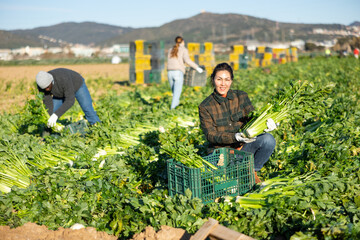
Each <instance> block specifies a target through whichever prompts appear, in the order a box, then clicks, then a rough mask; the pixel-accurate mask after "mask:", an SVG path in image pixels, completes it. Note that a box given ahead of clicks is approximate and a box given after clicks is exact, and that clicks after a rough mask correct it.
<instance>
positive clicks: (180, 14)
mask: <svg viewBox="0 0 360 240" xmlns="http://www.w3.org/2000/svg"><path fill="white" fill-rule="evenodd" d="M202 11H206V12H211V13H220V14H225V13H235V14H244V15H249V16H253V17H259V18H266V19H269V20H273V21H278V22H288V23H322V24H333V23H338V24H344V25H349V24H351V23H352V22H354V21H360V0H227V1H219V0H216V1H214V0H206V1H204V0H181V1H171V0H126V1H124V0H102V1H99V0H96V1H95V0H59V1H51V0H0V30H18V29H32V28H37V27H45V26H51V25H55V24H59V23H63V22H85V21H91V22H97V23H104V24H110V25H115V26H120V27H133V28H141V27H159V26H161V25H163V24H165V23H168V22H171V21H174V20H177V19H184V18H189V17H192V16H195V15H197V14H199V13H201V12H202Z"/></svg>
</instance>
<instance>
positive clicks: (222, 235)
mask: <svg viewBox="0 0 360 240" xmlns="http://www.w3.org/2000/svg"><path fill="white" fill-rule="evenodd" d="M207 237H208V238H209V239H210V240H255V239H254V238H252V237H249V236H247V235H245V234H242V233H239V232H236V231H234V230H231V229H229V228H227V227H224V226H222V225H220V224H219V222H218V221H216V220H215V219H213V218H209V220H208V221H207V222H206V223H204V225H202V227H201V228H200V229H199V230H198V231H197V232H196V233H195V234H194V235H193V236H192V237H191V238H190V240H205V239H206V238H207Z"/></svg>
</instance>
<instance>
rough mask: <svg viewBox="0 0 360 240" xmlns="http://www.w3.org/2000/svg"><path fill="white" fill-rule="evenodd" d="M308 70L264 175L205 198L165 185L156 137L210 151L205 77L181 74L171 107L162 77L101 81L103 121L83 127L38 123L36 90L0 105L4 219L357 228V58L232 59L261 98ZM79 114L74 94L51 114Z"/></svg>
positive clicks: (329, 232)
mask: <svg viewBox="0 0 360 240" xmlns="http://www.w3.org/2000/svg"><path fill="white" fill-rule="evenodd" d="M99 79H103V78H101V77H99V78H94V80H92V81H93V83H97V82H101V81H100V80H99ZM107 81H108V84H109V86H110V85H111V86H112V84H113V82H114V81H117V80H114V79H111V77H109V79H108V80H107ZM304 81H306V82H307V83H308V84H307V86H306V88H305V89H304V91H302V93H301V95H300V96H299V97H298V101H297V102H296V104H297V105H296V106H297V107H294V108H293V109H292V111H291V114H289V116H288V117H287V119H286V120H284V121H282V122H281V123H280V126H279V127H278V129H276V130H275V131H273V132H272V134H273V136H274V137H275V139H276V142H277V145H276V148H275V151H274V153H273V154H272V156H271V157H270V160H269V162H267V163H266V165H265V166H264V168H263V169H262V170H261V172H260V174H259V175H260V178H261V179H262V180H263V183H260V184H257V185H255V186H254V188H253V189H252V191H250V192H248V193H246V194H244V195H243V196H232V197H229V196H224V197H221V198H219V199H216V201H214V202H211V203H208V204H203V202H202V200H201V199H199V198H193V197H192V194H191V192H189V191H186V193H185V194H184V195H175V196H173V197H171V196H170V194H169V192H168V176H167V168H166V162H167V160H168V159H169V158H170V156H169V155H168V154H167V153H164V151H163V149H164V146H166V148H167V149H173V151H177V147H178V146H179V145H181V146H184V147H185V148H186V149H188V150H189V152H193V151H197V154H199V155H200V156H202V157H204V156H206V155H205V152H206V145H207V144H206V141H205V139H204V135H203V133H202V131H201V129H200V128H199V117H198V105H199V104H200V103H201V101H202V100H203V99H205V98H206V97H207V96H208V95H209V94H211V92H212V91H213V90H212V88H211V87H210V85H209V84H208V86H206V87H201V88H200V87H188V86H184V89H183V93H182V96H181V104H180V105H179V107H178V108H177V109H176V110H175V111H170V110H169V108H170V103H171V93H169V91H170V89H169V86H168V83H167V82H165V83H163V84H160V85H153V86H133V85H131V86H126V88H127V91H122V92H117V91H114V90H113V89H112V88H108V87H106V86H107V85H105V87H104V88H101V92H104V93H103V94H100V95H99V97H97V98H96V100H95V101H94V102H95V109H96V111H97V112H98V114H99V117H100V119H101V121H102V123H101V124H99V125H96V126H94V127H92V128H90V129H89V131H88V132H87V133H86V134H85V135H81V134H71V133H69V132H66V131H64V132H60V133H55V132H53V133H51V134H50V135H43V134H42V133H43V131H44V128H45V122H43V121H41V120H40V119H39V115H41V111H40V110H39V109H40V107H41V95H36V93H34V95H33V97H32V98H31V99H29V100H28V101H27V102H26V104H25V105H24V107H23V108H20V109H19V110H18V111H14V112H12V111H10V112H4V113H3V114H2V115H1V120H0V131H1V133H0V136H1V139H0V188H1V191H2V192H1V193H0V225H2V226H9V227H18V226H22V225H24V224H25V223H29V222H31V223H36V224H38V225H44V226H46V227H47V228H49V229H52V230H56V229H59V228H70V227H71V226H73V225H74V224H75V223H80V224H83V225H84V226H86V227H93V228H95V229H96V230H97V231H102V232H106V233H108V234H110V235H113V236H116V237H117V238H118V239H131V238H133V237H134V235H135V234H138V233H140V232H142V231H144V229H145V228H146V227H148V226H151V227H153V228H154V229H155V230H156V231H157V230H159V229H161V227H162V226H165V225H166V226H170V227H174V228H181V229H183V230H186V231H187V232H188V233H190V234H194V233H195V232H196V231H197V230H198V229H199V228H200V227H201V226H202V224H204V223H205V222H206V221H207V219H208V218H209V217H211V218H214V219H216V220H218V221H219V223H220V224H222V225H224V226H226V227H228V228H231V229H233V230H236V231H238V232H241V233H243V234H246V235H248V236H251V237H253V238H255V239H290V240H295V239H296V240H297V239H358V236H360V96H359V95H360V94H359V89H360V61H359V60H356V59H355V58H350V57H349V58H314V59H301V60H300V61H299V62H297V63H287V64H283V65H272V66H269V68H268V69H266V71H264V70H263V69H261V68H255V69H249V70H240V71H237V72H235V76H234V82H233V86H232V88H233V89H240V90H244V91H246V92H247V93H248V95H249V97H250V99H251V101H252V103H253V105H254V107H255V109H257V110H258V109H261V108H262V107H263V106H264V105H265V104H266V103H268V102H270V101H271V100H272V99H275V97H276V96H277V95H278V94H279V92H282V91H281V90H282V89H288V88H289V87H290V86H291V84H297V83H299V82H304ZM99 86H100V84H99V85H96V86H95V87H93V86H91V87H92V89H93V90H91V92H92V91H95V90H96V91H97V90H99V91H100V87H99ZM96 87H98V88H99V89H97V88H96ZM121 87H123V86H121ZM22 91H24V92H26V91H25V90H22ZM92 94H93V92H92ZM81 115H82V112H81V109H80V107H79V106H78V105H77V104H75V105H74V106H73V107H72V108H71V109H70V110H69V111H68V112H67V113H66V114H65V115H64V116H63V117H62V118H60V120H59V122H60V123H62V124H64V125H67V124H69V123H71V122H75V121H77V120H78V119H79V118H81ZM174 142H175V143H179V144H173V143H174ZM171 144H173V145H171ZM214 200H215V199H214ZM250 202H251V204H249V203H250Z"/></svg>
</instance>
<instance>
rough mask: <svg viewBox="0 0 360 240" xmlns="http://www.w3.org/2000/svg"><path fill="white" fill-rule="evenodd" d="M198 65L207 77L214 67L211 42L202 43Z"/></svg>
mask: <svg viewBox="0 0 360 240" xmlns="http://www.w3.org/2000/svg"><path fill="white" fill-rule="evenodd" d="M199 65H201V66H204V67H205V70H206V73H207V75H208V76H209V75H210V74H211V72H212V69H213V67H214V66H215V55H214V49H213V43H212V42H205V43H204V50H203V53H200V54H199Z"/></svg>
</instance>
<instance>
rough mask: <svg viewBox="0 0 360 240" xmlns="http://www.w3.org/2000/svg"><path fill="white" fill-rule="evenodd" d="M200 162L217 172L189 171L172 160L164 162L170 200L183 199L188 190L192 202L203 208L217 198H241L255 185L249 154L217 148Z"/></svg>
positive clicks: (251, 159)
mask: <svg viewBox="0 0 360 240" xmlns="http://www.w3.org/2000/svg"><path fill="white" fill-rule="evenodd" d="M204 159H205V160H207V161H209V162H210V163H212V164H214V165H215V166H217V167H218V169H217V170H212V169H209V168H207V167H205V166H204V167H201V168H189V167H186V166H185V165H183V164H182V163H180V162H178V161H175V160H174V159H169V160H167V176H168V188H169V195H170V196H174V195H175V194H182V195H185V190H186V189H190V190H191V192H192V197H193V198H200V199H201V200H202V201H203V203H205V204H206V203H209V202H213V201H214V200H215V199H216V198H218V197H221V196H238V195H243V194H245V193H246V192H248V191H250V190H251V189H252V188H253V186H254V185H255V175H254V157H253V154H252V153H249V152H244V151H238V150H235V149H231V148H219V149H215V150H214V152H213V153H212V154H211V155H209V156H206V157H204Z"/></svg>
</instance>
